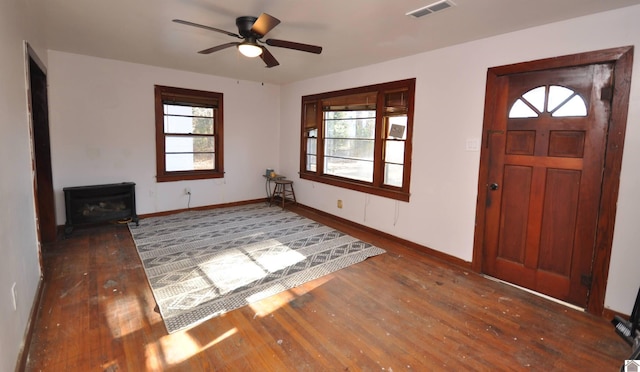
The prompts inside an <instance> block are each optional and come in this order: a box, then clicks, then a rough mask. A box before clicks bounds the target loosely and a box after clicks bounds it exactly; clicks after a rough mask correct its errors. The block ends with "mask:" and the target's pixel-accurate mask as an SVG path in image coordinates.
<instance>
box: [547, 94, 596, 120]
mask: <svg viewBox="0 0 640 372" xmlns="http://www.w3.org/2000/svg"><path fill="white" fill-rule="evenodd" d="M551 116H554V117H566V116H587V105H586V104H585V103H584V100H583V99H582V97H580V96H578V95H575V96H573V98H571V99H570V100H569V101H568V102H567V103H565V104H564V105H562V106H560V108H559V109H558V110H556V111H555V112H554V113H553V114H552V115H551Z"/></svg>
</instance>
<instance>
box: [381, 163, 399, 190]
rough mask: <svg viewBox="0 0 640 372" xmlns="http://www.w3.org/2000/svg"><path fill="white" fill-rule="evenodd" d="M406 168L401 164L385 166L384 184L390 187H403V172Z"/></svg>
mask: <svg viewBox="0 0 640 372" xmlns="http://www.w3.org/2000/svg"><path fill="white" fill-rule="evenodd" d="M403 169H404V166H402V165H399V164H389V163H385V165H384V184H385V185H389V186H396V187H402V172H403Z"/></svg>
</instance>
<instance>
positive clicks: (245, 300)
mask: <svg viewBox="0 0 640 372" xmlns="http://www.w3.org/2000/svg"><path fill="white" fill-rule="evenodd" d="M129 230H130V231H131V235H132V236H133V240H134V242H135V245H136V248H137V250H138V254H139V255H140V259H141V260H142V263H143V265H144V270H145V272H146V275H147V279H148V281H149V284H150V286H151V289H152V291H153V295H154V297H155V299H156V302H157V304H158V307H159V309H160V314H161V315H162V319H163V320H164V323H165V326H166V328H167V331H168V332H169V333H173V332H177V331H180V330H184V329H188V328H191V327H193V326H195V325H197V324H199V323H201V322H203V321H205V320H207V319H211V318H213V317H216V316H219V315H221V314H224V313H226V312H229V311H231V310H234V309H237V308H239V307H242V306H245V305H247V304H249V303H252V302H255V301H259V300H261V299H263V298H266V297H269V296H271V295H274V294H276V293H279V292H282V291H286V290H288V289H291V288H294V287H296V286H298V285H300V284H303V283H306V282H308V281H311V280H314V279H317V278H319V277H322V276H323V275H326V274H329V273H332V272H335V271H337V270H340V269H343V268H345V267H348V266H350V265H353V264H355V263H358V262H361V261H363V260H365V259H367V258H368V257H372V256H376V255H379V254H382V253H384V252H385V251H384V250H383V249H380V248H378V247H375V246H373V245H371V244H369V243H365V242H363V241H360V240H358V239H356V238H354V237H352V236H349V235H347V234H345V233H342V232H340V231H337V230H334V229H332V228H330V227H327V226H324V225H322V224H320V223H318V222H315V221H313V220H310V219H308V218H305V217H303V216H300V215H298V214H295V213H292V212H289V211H287V210H282V209H281V208H279V207H269V206H267V205H266V204H264V203H258V204H250V205H243V206H238V207H230V208H220V209H211V210H205V211H187V212H182V213H178V214H173V215H168V216H160V217H151V218H143V219H140V222H139V226H136V225H135V224H133V223H129Z"/></svg>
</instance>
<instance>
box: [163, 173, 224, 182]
mask: <svg viewBox="0 0 640 372" xmlns="http://www.w3.org/2000/svg"><path fill="white" fill-rule="evenodd" d="M223 177H224V172H206V173H192V172H188V173H187V172H185V173H176V174H163V175H158V176H156V181H157V182H175V181H189V180H202V179H209V178H223Z"/></svg>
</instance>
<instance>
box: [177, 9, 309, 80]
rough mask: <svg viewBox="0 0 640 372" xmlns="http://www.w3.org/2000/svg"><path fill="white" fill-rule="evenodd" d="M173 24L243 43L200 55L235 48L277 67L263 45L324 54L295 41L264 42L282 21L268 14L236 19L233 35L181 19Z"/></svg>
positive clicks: (267, 40) (210, 50)
mask: <svg viewBox="0 0 640 372" xmlns="http://www.w3.org/2000/svg"><path fill="white" fill-rule="evenodd" d="M173 22H176V23H180V24H183V25H187V26H194V27H200V28H204V29H205V30H210V31H215V32H220V33H222V34H225V35H229V36H232V37H235V38H238V39H241V40H242V41H234V42H231V43H226V44H221V45H217V46H214V47H212V48H208V49H204V50H201V51H199V52H198V53H200V54H210V53H213V52H217V51H219V50H223V49H226V48H230V47H232V46H235V47H237V48H238V50H239V51H240V53H242V54H243V55H245V56H247V57H257V56H260V58H262V60H263V61H264V63H265V64H266V65H267V67H275V66H278V65H279V64H280V63H279V62H278V60H276V58H275V57H274V56H273V54H271V53H270V52H269V50H268V49H267V48H266V47H264V46H263V45H261V44H267V45H269V46H274V47H279V48H287V49H293V50H300V51H303V52H309V53H315V54H320V53H322V47H320V46H316V45H309V44H302V43H296V42H293V41H286V40H279V39H266V40H265V41H262V38H263V37H264V36H265V35H266V34H267V33H268V32H269V31H271V30H273V28H274V27H276V26H277V25H278V24H279V23H280V20H279V19H277V18H276V17H273V16H271V15H269V14H267V13H262V14H261V15H260V16H259V17H258V18H256V17H251V16H243V17H238V18H236V26H238V33H237V34H236V33H233V32H229V31H225V30H221V29H219V28H215V27H210V26H205V25H201V24H198V23H193V22H189V21H184V20H181V19H174V20H173Z"/></svg>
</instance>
